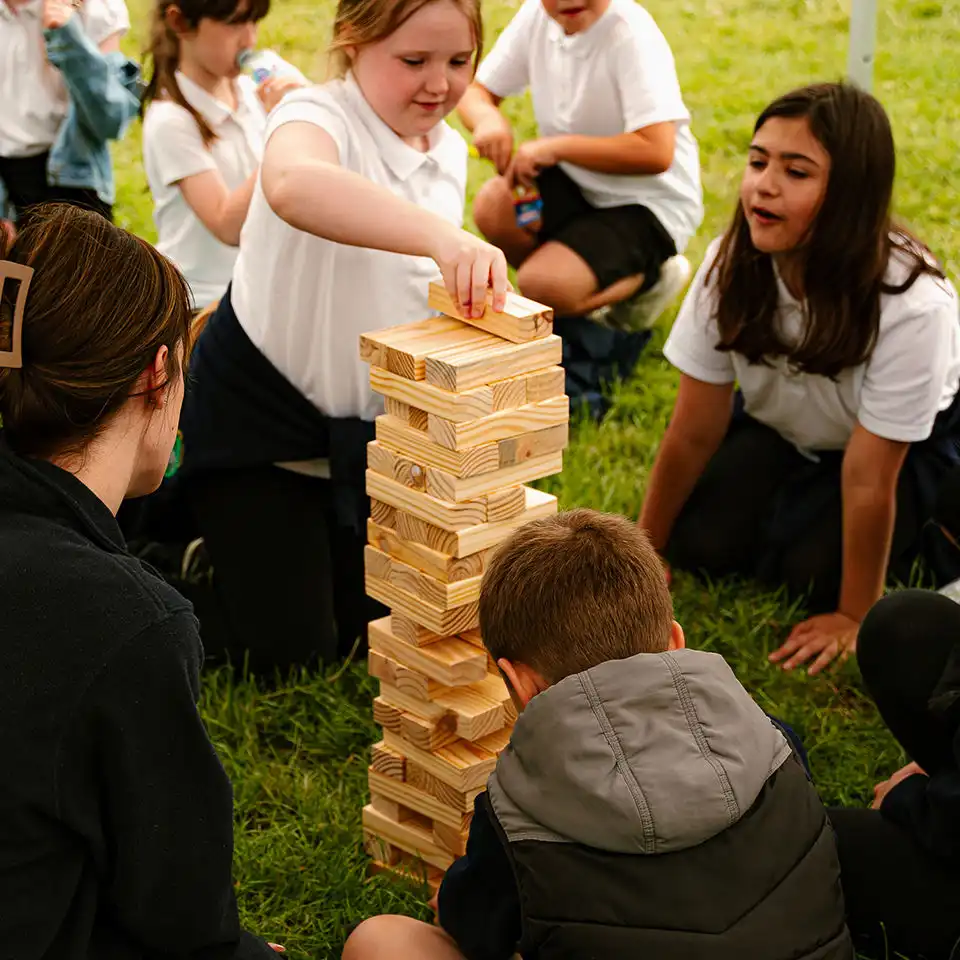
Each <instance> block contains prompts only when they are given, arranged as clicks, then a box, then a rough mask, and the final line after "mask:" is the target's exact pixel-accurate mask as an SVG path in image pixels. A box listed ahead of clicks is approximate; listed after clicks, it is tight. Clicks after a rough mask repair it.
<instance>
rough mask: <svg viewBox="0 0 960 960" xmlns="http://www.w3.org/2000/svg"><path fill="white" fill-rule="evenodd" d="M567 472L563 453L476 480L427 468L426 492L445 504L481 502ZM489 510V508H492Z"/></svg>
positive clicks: (488, 474)
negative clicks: (464, 501)
mask: <svg viewBox="0 0 960 960" xmlns="http://www.w3.org/2000/svg"><path fill="white" fill-rule="evenodd" d="M562 470H563V452H562V451H557V452H556V453H548V454H545V455H544V456H542V457H531V458H529V459H527V460H523V461H521V462H520V463H514V464H510V465H509V466H507V467H504V468H503V469H501V470H493V471H491V472H490V473H481V474H480V475H479V476H476V477H455V476H454V475H453V474H452V473H447V472H446V471H444V470H440V469H438V468H437V467H427V468H426V485H425V487H424V490H425V492H427V493H429V494H430V495H431V496H434V497H437V498H439V499H441V500H457V501H460V500H478V499H480V498H481V497H486V496H489V494H492V493H495V492H496V491H498V490H502V489H503V488H504V487H512V486H515V485H516V484H518V483H530V481H531V480H541V479H542V478H543V477H550V476H552V475H553V474H555V473H560V472H561V471H562ZM488 509H489V508H488Z"/></svg>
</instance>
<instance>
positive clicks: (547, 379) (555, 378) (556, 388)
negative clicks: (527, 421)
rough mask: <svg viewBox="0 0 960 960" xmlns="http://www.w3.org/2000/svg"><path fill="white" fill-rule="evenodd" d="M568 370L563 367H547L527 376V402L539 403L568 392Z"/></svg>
mask: <svg viewBox="0 0 960 960" xmlns="http://www.w3.org/2000/svg"><path fill="white" fill-rule="evenodd" d="M566 378H567V375H566V372H565V371H564V369H563V367H546V368H545V369H543V370H538V371H537V372H536V373H531V374H530V376H528V377H527V378H526V388H527V390H526V393H527V397H526V402H527V403H539V402H540V401H541V400H549V399H550V398H551V397H559V396H562V395H563V394H564V393H565V392H566Z"/></svg>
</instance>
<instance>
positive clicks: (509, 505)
mask: <svg viewBox="0 0 960 960" xmlns="http://www.w3.org/2000/svg"><path fill="white" fill-rule="evenodd" d="M486 500H487V523H501V522H502V521H504V520H510V519H512V518H513V517H516V516H519V515H520V514H521V513H523V511H524V510H526V508H527V496H526V488H525V487H522V486H517V487H505V488H504V489H503V490H498V491H497V492H496V493H491V494H488V495H487V498H486ZM477 599H478V600H479V599H480V594H479V591H478V593H477Z"/></svg>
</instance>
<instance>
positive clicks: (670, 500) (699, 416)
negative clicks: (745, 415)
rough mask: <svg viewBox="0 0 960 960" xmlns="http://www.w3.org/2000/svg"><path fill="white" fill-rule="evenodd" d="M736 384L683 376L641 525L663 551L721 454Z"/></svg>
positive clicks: (648, 489) (658, 453)
mask: <svg viewBox="0 0 960 960" xmlns="http://www.w3.org/2000/svg"><path fill="white" fill-rule="evenodd" d="M733 387H734V385H733V384H732V383H722V384H713V383H705V382H704V381H702V380H695V379H694V378H693V377H689V376H687V375H686V374H681V376H680V390H679V392H678V393H677V402H676V404H675V406H674V408H673V415H672V416H671V418H670V425H669V426H668V427H667V432H666V433H665V434H664V437H663V441H662V442H661V444H660V449H659V450H658V451H657V459H656V460H655V461H654V464H653V470H652V471H651V473H650V479H649V481H648V482H647V493H646V496H645V497H644V500H643V508H642V509H641V511H640V519H639V521H638V522H639V524H640V526H641V527H643V529H644V530H646V531H647V533H648V535H649V536H650V541H651V543H652V544H653V546H654V548H655V549H656V550H657V551H658V552H662V551H663V549H664V548H665V547H666V545H667V541H668V540H669V539H670V532H671V530H672V529H673V524H674V522H675V521H676V519H677V516H678V515H679V513H680V511H681V510H682V509H683V505H684V504H685V503H686V502H687V499H688V498H689V496H690V494H691V492H692V491H693V488H694V485H695V484H696V482H697V480H699V479H700V476H701V474H702V473H703V471H704V469H705V468H706V466H707V463H709V461H710V458H711V457H712V456H713V455H714V454H715V453H716V452H717V449H718V448H719V446H720V444H721V442H722V441H723V438H724V437H725V436H726V434H727V428H728V427H729V426H730V418H731V417H732V415H733Z"/></svg>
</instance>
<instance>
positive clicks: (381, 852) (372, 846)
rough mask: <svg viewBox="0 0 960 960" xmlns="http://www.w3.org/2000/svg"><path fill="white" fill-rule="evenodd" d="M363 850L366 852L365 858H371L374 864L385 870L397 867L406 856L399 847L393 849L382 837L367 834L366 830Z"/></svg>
mask: <svg viewBox="0 0 960 960" xmlns="http://www.w3.org/2000/svg"><path fill="white" fill-rule="evenodd" d="M363 849H364V850H365V851H366V852H367V856H369V857H373V859H374V862H375V863H379V864H381V865H382V866H383V867H385V868H386V869H387V870H390V869H391V868H393V867H395V866H397V865H398V864H399V863H400V862H401V860H402V859H403V857H404V856H407V854H405V853H404V851H403V850H401V849H400V848H399V847H395V846H394V845H393V844H392V843H390V842H389V841H387V840H384V839H383V838H382V837H378V836H375V835H374V834H372V833H367V831H366V830H364V832H363Z"/></svg>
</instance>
